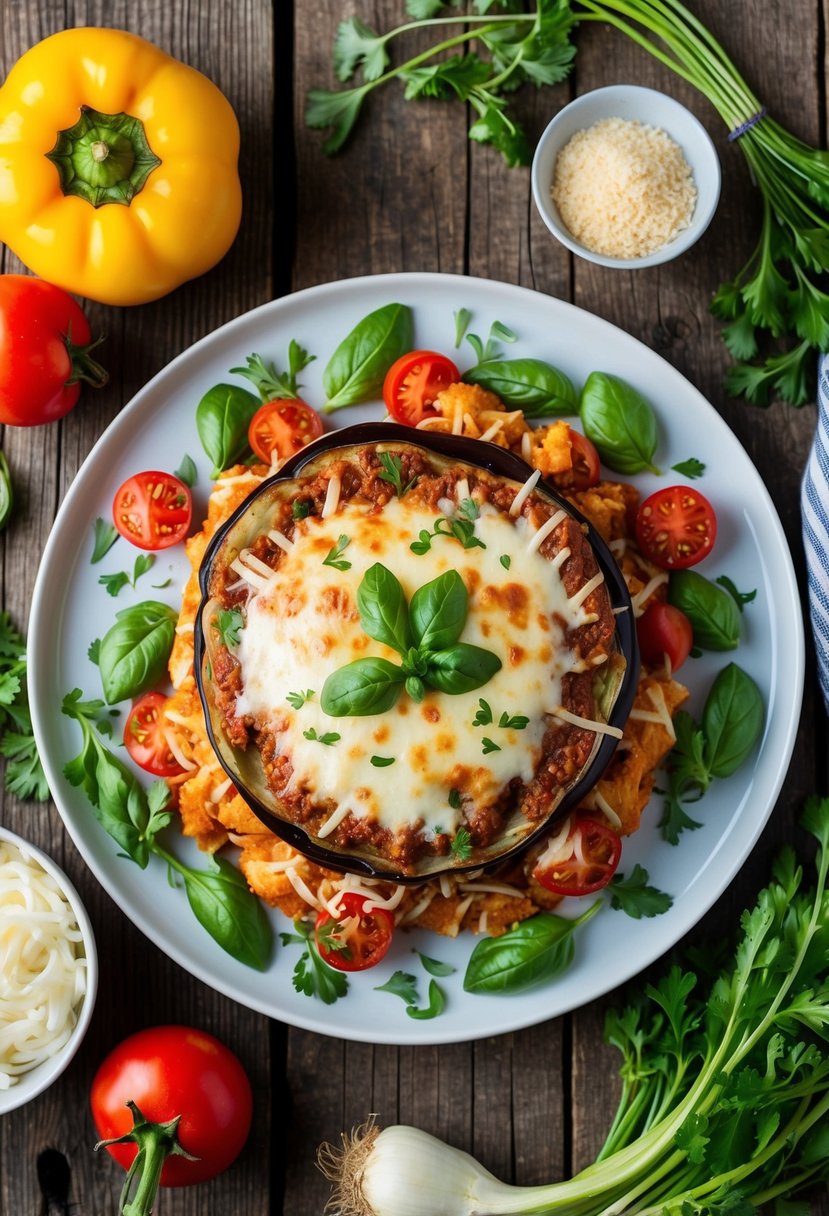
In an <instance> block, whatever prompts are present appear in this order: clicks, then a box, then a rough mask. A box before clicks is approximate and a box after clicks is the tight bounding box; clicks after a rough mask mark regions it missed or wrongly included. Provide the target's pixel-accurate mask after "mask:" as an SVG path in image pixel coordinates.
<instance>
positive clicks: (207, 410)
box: [196, 384, 260, 481]
mask: <svg viewBox="0 0 829 1216" xmlns="http://www.w3.org/2000/svg"><path fill="white" fill-rule="evenodd" d="M259 405H260V401H259V398H258V397H254V395H253V393H249V392H248V391H247V389H244V388H239V386H238V385H237V384H216V385H214V386H213V388H210V389H208V390H207V392H206V393H205V394H204V396H203V397H202V399H201V401H200V402H199V404H198V405H197V407H196V429H197V430H198V432H199V439H200V440H201V443H202V447H203V448H204V450H205V452H206V453H207V455H208V456H209V458H210V459H211V460H212V461H213V468H212V469H211V472H210V477H211V479H212V480H214V481H215V479H216V478H217V477H218V476H219V474H220V473H221V472H223V470H224V469H227V468H229V467H230V466H231V465H234V464H238V463H239V462H240V461H242V460H244V459H245V457H246V456H248V455H249V454H250V445H249V444H248V427H249V426H250V421H251V418H253V415H254V414H255V413H256V411H257V410H258V409H259Z"/></svg>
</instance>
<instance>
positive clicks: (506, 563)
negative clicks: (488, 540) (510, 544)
mask: <svg viewBox="0 0 829 1216" xmlns="http://www.w3.org/2000/svg"><path fill="white" fill-rule="evenodd" d="M498 561H499V562H500V563H501V565H502V566H503V567H504V569H505V570H509V568H510V566H511V565H512V558H511V557H510V556H509V554H508V553H502V554H501V556H500V557H499V558H498Z"/></svg>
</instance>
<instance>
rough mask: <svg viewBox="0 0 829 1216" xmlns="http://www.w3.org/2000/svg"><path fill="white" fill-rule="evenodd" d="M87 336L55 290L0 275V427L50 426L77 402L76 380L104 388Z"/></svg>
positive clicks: (77, 313) (71, 304)
mask: <svg viewBox="0 0 829 1216" xmlns="http://www.w3.org/2000/svg"><path fill="white" fill-rule="evenodd" d="M91 337H92V335H91V333H90V330H89V324H88V322H87V320H86V317H85V316H84V314H83V311H82V310H81V308H80V306H79V305H78V304H77V303H76V302H75V301H74V300H73V299H72V297H71V296H69V295H67V294H66V292H65V291H62V290H61V288H60V287H55V286H54V285H53V284H52V283H46V282H44V281H43V279H34V278H31V277H30V276H29V275H23V274H4V275H0V422H2V423H5V424H7V425H8V426H39V425H40V424H41V423H44V422H55V421H56V420H57V419H58V418H62V417H63V415H64V414H68V412H69V411H70V410H71V409H72V406H73V405H74V404H75V402H76V401H77V400H78V397H79V396H80V392H81V383H80V382H81V380H86V381H87V382H88V383H90V384H93V385H95V386H96V387H100V386H101V385H103V384H106V382H107V374H106V372H105V371H104V369H103V368H102V367H100V366H99V365H98V364H97V363H96V362H95V360H94V359H92V358H91V356H90V351H91V350H92V348H93V347H94V346H95V345H96V343H94V342H92V341H91Z"/></svg>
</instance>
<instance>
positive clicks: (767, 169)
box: [573, 0, 829, 405]
mask: <svg viewBox="0 0 829 1216" xmlns="http://www.w3.org/2000/svg"><path fill="white" fill-rule="evenodd" d="M573 6H574V11H575V12H576V13H577V14H578V18H579V20H580V21H591V20H592V21H601V22H604V23H607V24H609V25H611V26H613V27H615V28H616V29H617V30H620V31H621V32H622V33H624V34H626V35H627V36H628V37H629V38H632V39H633V41H634V42H636V43H637V44H638V45H639V46H640V47H642V48H643V49H644V50H646V51H648V52H649V54H651V55H653V56H655V58H656V59H658V60H659V61H660V62H661V63H663V64H665V66H666V67H669V68H670V69H671V70H672V71H673V72H676V74H677V75H678V76H681V77H682V79H683V80H687V81H688V83H689V84H691V85H693V86H694V87H695V88H697V89H699V91H700V92H701V93H703V94H704V95H705V96H706V97H707V98H708V100H709V101H710V102H711V104H712V105H713V106H714V108H715V109H716V110H717V112H718V114H719V115H720V116H721V118H722V119H723V121H724V122H725V124H726V126H727V127H728V128H729V130H730V132H731V138H732V139H733V140H734V141H735V142H736V144H737V146H738V147H739V149H740V151H741V152H742V153H743V155H744V156H745V158H746V161H747V162H748V166H749V169H750V170H751V175H752V178H753V180H754V182H755V184H756V186H757V188H758V189H759V191H760V193H761V195H762V198H763V215H762V224H761V230H760V237H759V240H758V241H757V245H756V247H755V249H754V251H753V252H752V254H751V256H750V258H749V259H748V261H747V262H746V264H745V265H744V266H743V267H742V269H741V270H740V271H739V272H738V273H737V275H735V277H734V278H733V279H732V280H731V281H730V282H728V283H724V284H723V285H722V286H721V287H720V289H719V290H718V291H717V293H716V295H715V296H714V299H713V302H712V305H711V309H712V312H713V313H714V314H715V316H717V317H719V318H720V319H721V320H723V321H726V322H727V323H728V324H727V326H726V328H725V329H724V331H723V338H724V340H725V343H726V345H727V346H728V349H729V350H730V352H731V353H732V355H734V356H735V358H737V359H738V360H741V362H739V363H737V365H736V366H734V367H733V368H732V369H731V370H730V372H729V374H728V380H727V387H728V389H729V391H730V392H731V393H732V394H733V395H734V396H742V395H745V396H746V397H747V398H748V399H749V400H750V401H753V402H754V403H755V404H758V405H765V404H767V403H768V401H769V393H770V391H774V392H775V393H777V394H778V395H779V396H781V397H782V398H783V399H784V400H786V401H788V402H790V403H791V404H792V405H803V404H804V403H805V402H806V401H808V400H810V398H811V397H812V392H813V380H814V376H813V372H814V364H815V358H814V354H815V352H816V351H826V350H829V296H827V294H826V293H825V292H824V291H822V290H821V286H820V276H821V275H822V274H824V273H825V272H826V271H827V270H829V153H827V152H825V151H822V150H819V149H817V148H812V147H810V146H809V145H808V144H805V143H803V142H802V141H801V140H799V139H797V138H796V137H795V136H794V135H792V134H790V133H789V132H788V131H787V130H786V129H785V128H784V127H782V126H781V125H780V123H778V122H776V121H775V119H774V118H772V117H771V116H769V115H768V114H767V113H766V109H765V107H764V106H763V105H762V103H761V102H760V100H759V99H758V98H757V96H756V95H755V94H754V93H753V92H752V91H751V89H750V88H749V87H748V85H747V84H746V82H745V80H744V79H743V77H742V76H741V75H740V73H739V71H738V70H737V68H736V67H735V65H734V63H733V62H732V61H731V59H730V58H729V56H728V55H727V54H726V52H725V51H724V50H723V48H722V46H721V45H720V43H719V42H718V41H717V40H716V38H714V37H713V36H712V35H711V34H710V33H709V31H708V30H707V29H706V28H705V26H704V25H703V24H702V22H701V21H699V20H698V19H697V18H696V17H695V16H694V14H693V13H692V12H691V11H690V10H689V9H687V8H686V7H685V6H684V5H683V4H680V3H679V0H573ZM654 38H655V39H658V41H654ZM758 330H765V331H767V332H768V334H770V336H771V338H772V339H780V340H782V341H781V343H779V345H781V346H782V347H783V349H779V350H776V351H775V352H774V353H771V354H769V355H768V356H767V357H766V358H765V360H764V361H763V362H762V363H757V364H752V363H749V362H747V361H748V360H751V359H754V358H755V357H756V356H757V354H758V353H759V343H758V336H757V331H758Z"/></svg>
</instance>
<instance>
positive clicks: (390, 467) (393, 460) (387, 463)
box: [377, 452, 417, 498]
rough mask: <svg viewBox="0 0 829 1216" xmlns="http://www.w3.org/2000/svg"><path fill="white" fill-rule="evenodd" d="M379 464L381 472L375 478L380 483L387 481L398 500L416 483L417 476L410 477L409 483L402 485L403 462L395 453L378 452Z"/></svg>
mask: <svg viewBox="0 0 829 1216" xmlns="http://www.w3.org/2000/svg"><path fill="white" fill-rule="evenodd" d="M379 456H380V463H381V465H382V466H383V472H382V473H378V474H377V476H378V477H379V478H380V480H381V481H387V482H388V483H389V484H390V485H392V486H394V489H395V492H396V494H397V497H398V498H402V497H403V495H404V494H406V493H407V492H408V491H409V490H411V489H412V487H413V486H414V485H415V483H416V482H417V476H415V477H412V478H411V480H410V481H407V482H406V484H405V485H404V484H403V461H402V460H401V459H400V457H399V456H398V455H397V454H396V453H395V452H380V454H379Z"/></svg>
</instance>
